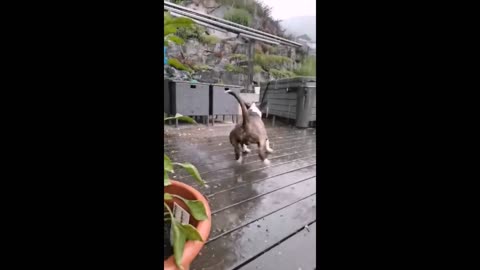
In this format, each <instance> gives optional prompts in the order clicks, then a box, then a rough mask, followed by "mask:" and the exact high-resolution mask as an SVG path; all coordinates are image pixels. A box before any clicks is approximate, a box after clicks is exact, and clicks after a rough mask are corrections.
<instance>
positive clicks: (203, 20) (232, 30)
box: [163, 6, 291, 46]
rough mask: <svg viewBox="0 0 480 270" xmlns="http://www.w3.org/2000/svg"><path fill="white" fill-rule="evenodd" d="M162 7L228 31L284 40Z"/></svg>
mask: <svg viewBox="0 0 480 270" xmlns="http://www.w3.org/2000/svg"><path fill="white" fill-rule="evenodd" d="M163 8H164V10H168V11H170V12H175V13H178V14H180V15H184V16H186V17H189V18H192V19H197V20H199V21H201V22H205V23H209V24H213V25H215V26H218V27H221V28H224V29H226V30H229V31H230V32H234V33H239V34H247V35H250V36H251V38H262V39H265V40H271V41H272V42H279V43H281V44H282V43H283V44H285V43H284V42H281V41H278V40H274V39H271V38H267V37H265V36H262V35H259V34H254V33H249V32H248V31H245V30H243V29H239V28H236V27H233V26H230V25H225V24H223V23H221V22H217V21H212V20H209V19H206V18H202V17H200V16H196V15H193V14H189V13H188V12H184V11H181V10H176V9H175V8H171V7H165V6H164V7H163ZM286 45H289V44H286ZM290 46H291V45H290Z"/></svg>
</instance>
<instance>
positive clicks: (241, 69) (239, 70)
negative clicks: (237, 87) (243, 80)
mask: <svg viewBox="0 0 480 270" xmlns="http://www.w3.org/2000/svg"><path fill="white" fill-rule="evenodd" d="M225 70H226V71H228V72H232V73H245V71H246V68H245V67H238V66H234V65H232V64H226V65H225Z"/></svg>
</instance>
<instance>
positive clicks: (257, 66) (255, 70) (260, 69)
mask: <svg viewBox="0 0 480 270" xmlns="http://www.w3.org/2000/svg"><path fill="white" fill-rule="evenodd" d="M263 71H265V70H263V68H262V67H261V66H259V65H254V66H253V72H254V73H260V72H263Z"/></svg>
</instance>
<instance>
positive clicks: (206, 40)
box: [199, 35, 220, 45]
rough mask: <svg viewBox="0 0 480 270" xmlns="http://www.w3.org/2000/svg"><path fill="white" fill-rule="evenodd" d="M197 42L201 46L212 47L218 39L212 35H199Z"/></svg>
mask: <svg viewBox="0 0 480 270" xmlns="http://www.w3.org/2000/svg"><path fill="white" fill-rule="evenodd" d="M199 40H200V42H201V43H203V44H209V45H213V44H217V43H218V41H219V40H220V39H219V38H218V37H216V36H214V35H200V38H199Z"/></svg>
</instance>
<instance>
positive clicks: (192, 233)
mask: <svg viewBox="0 0 480 270" xmlns="http://www.w3.org/2000/svg"><path fill="white" fill-rule="evenodd" d="M172 119H178V120H179V121H186V122H188V123H194V124H196V122H195V121H194V120H193V119H191V118H190V117H187V116H183V115H180V114H177V115H175V116H174V117H165V115H164V118H163V120H164V122H165V121H166V120H172ZM174 166H178V167H181V168H183V169H185V170H186V171H187V172H188V173H189V174H190V175H191V176H193V178H194V179H195V180H196V181H197V182H198V183H199V184H200V185H205V182H204V181H203V179H202V178H201V176H200V174H199V172H198V170H197V168H196V167H195V166H193V165H192V164H190V163H177V162H172V161H171V160H170V158H169V157H168V156H167V155H165V153H164V154H163V186H164V187H166V186H169V185H171V182H170V179H169V177H168V174H169V173H173V172H174V170H173V167H174ZM174 198H177V199H180V200H182V201H183V202H184V203H185V205H187V207H188V208H189V210H190V213H191V215H192V217H193V218H194V219H196V220H199V221H200V220H206V219H207V218H208V217H207V213H206V210H205V206H204V205H203V203H202V202H201V201H198V200H187V199H185V198H183V197H181V196H178V195H176V194H170V193H166V192H164V193H163V207H164V211H163V217H164V218H163V219H164V221H165V222H170V223H171V225H172V226H171V228H172V235H173V256H174V258H175V264H176V265H177V267H179V268H180V269H183V267H182V265H181V261H182V257H183V249H184V247H185V243H186V242H187V241H189V240H191V241H202V242H203V241H205V239H202V236H201V235H200V233H199V232H198V231H197V229H196V228H195V227H193V226H192V225H190V224H182V223H181V222H179V221H177V220H176V219H175V218H174V216H173V213H172V209H170V207H169V206H168V204H167V201H172V200H173V199H174Z"/></svg>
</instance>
